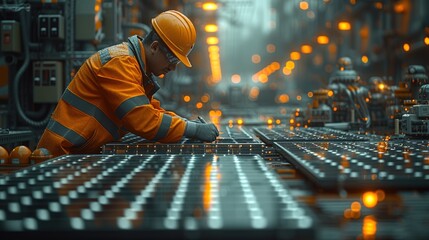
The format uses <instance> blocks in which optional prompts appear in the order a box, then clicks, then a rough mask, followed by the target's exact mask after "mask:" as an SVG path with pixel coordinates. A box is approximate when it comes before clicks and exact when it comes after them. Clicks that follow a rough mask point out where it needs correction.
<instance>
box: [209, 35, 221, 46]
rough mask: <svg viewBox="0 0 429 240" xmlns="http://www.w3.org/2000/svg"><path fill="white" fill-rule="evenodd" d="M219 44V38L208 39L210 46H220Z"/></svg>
mask: <svg viewBox="0 0 429 240" xmlns="http://www.w3.org/2000/svg"><path fill="white" fill-rule="evenodd" d="M218 43H219V38H217V37H208V38H207V44H209V45H213V44H218Z"/></svg>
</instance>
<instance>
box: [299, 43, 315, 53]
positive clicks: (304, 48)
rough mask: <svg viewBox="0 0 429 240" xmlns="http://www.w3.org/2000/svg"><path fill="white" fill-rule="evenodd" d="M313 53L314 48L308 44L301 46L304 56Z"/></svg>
mask: <svg viewBox="0 0 429 240" xmlns="http://www.w3.org/2000/svg"><path fill="white" fill-rule="evenodd" d="M312 51H313V47H311V46H310V45H308V44H304V45H302V46H301V52H302V53H304V54H309V53H311V52H312Z"/></svg>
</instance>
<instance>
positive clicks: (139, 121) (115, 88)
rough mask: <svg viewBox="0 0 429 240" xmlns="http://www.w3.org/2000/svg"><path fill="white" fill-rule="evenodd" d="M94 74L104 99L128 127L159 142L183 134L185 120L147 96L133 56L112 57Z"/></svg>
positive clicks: (174, 138)
mask: <svg viewBox="0 0 429 240" xmlns="http://www.w3.org/2000/svg"><path fill="white" fill-rule="evenodd" d="M97 76H98V81H99V82H98V84H99V87H100V90H101V91H102V92H103V93H104V97H105V101H106V102H107V104H109V106H110V108H111V109H112V111H113V112H114V115H115V117H116V118H117V120H118V121H120V123H121V124H122V125H123V127H125V128H126V129H127V130H128V131H130V132H132V133H134V134H136V135H139V136H142V137H144V138H146V139H149V140H155V141H159V142H177V141H179V140H180V139H181V138H182V137H183V135H184V132H185V129H186V125H187V123H186V121H185V120H184V119H182V118H181V117H179V116H177V115H175V114H168V113H167V112H166V111H165V110H164V109H162V108H161V107H160V106H159V105H160V104H159V102H158V101H156V100H155V101H153V100H150V99H148V97H147V96H146V94H145V90H144V88H143V87H142V82H141V76H142V73H141V71H140V68H139V66H138V63H137V61H136V60H135V58H133V57H117V58H112V59H111V60H110V61H109V62H107V63H106V64H104V65H103V67H102V68H100V69H99V71H98V72H97ZM156 102H158V103H156Z"/></svg>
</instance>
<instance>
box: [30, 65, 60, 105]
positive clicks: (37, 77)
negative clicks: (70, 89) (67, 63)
mask: <svg viewBox="0 0 429 240" xmlns="http://www.w3.org/2000/svg"><path fill="white" fill-rule="evenodd" d="M33 87H34V88H33V102H34V103H56V102H58V100H59V99H60V97H61V94H62V93H63V90H64V88H63V87H64V77H63V63H62V62H59V61H37V62H33Z"/></svg>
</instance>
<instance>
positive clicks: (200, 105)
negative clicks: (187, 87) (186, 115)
mask: <svg viewBox="0 0 429 240" xmlns="http://www.w3.org/2000/svg"><path fill="white" fill-rule="evenodd" d="M195 107H196V108H198V109H200V108H202V107H203V103H202V102H197V104H195Z"/></svg>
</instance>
